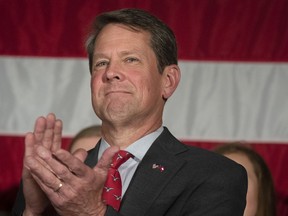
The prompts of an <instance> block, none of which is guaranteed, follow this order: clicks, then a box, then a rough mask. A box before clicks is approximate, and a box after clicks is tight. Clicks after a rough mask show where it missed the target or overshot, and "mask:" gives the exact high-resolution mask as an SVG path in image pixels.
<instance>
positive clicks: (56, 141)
mask: <svg viewBox="0 0 288 216" xmlns="http://www.w3.org/2000/svg"><path fill="white" fill-rule="evenodd" d="M62 127H63V124H62V121H61V120H60V119H56V121H55V127H54V137H53V145H52V148H51V149H52V152H55V151H57V150H58V149H60V148H61V141H62Z"/></svg>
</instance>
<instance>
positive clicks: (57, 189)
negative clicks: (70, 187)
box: [54, 182, 63, 192]
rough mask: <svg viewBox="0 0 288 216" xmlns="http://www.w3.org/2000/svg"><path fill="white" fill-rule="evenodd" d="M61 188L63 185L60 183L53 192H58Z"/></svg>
mask: <svg viewBox="0 0 288 216" xmlns="http://www.w3.org/2000/svg"><path fill="white" fill-rule="evenodd" d="M62 186H63V184H62V182H60V183H59V186H58V188H56V189H55V190H54V192H58V191H59V190H60V188H61V187H62Z"/></svg>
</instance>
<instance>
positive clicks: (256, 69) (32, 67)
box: [0, 57, 288, 141]
mask: <svg viewBox="0 0 288 216" xmlns="http://www.w3.org/2000/svg"><path fill="white" fill-rule="evenodd" d="M179 65H180V68H181V70H182V79H181V83H180V86H179V88H178V89H177V91H176V92H175V94H174V95H173V96H172V98H170V99H169V100H168V102H167V105H166V108H165V109H166V110H165V113H164V124H165V125H166V126H168V128H169V129H170V130H171V131H172V132H173V133H174V134H175V135H176V136H177V137H178V138H181V139H205V140H212V139H213V140H215V139H217V140H227V139H234V140H235V139H241V140H259V141H265V140H269V141H287V140H288V100H287V94H288V84H287V83H288V64H284V63H282V64H281V63H225V62H222V63H221V62H203V61H202V62H193V61H180V63H179ZM0 99H1V105H0V116H1V120H0V133H2V134H3V133H11V134H15V133H16V134H22V133H26V132H27V131H31V130H32V129H33V126H34V120H35V118H36V117H38V116H39V115H46V114H47V113H49V112H55V113H56V115H57V116H58V117H59V118H61V119H62V120H63V122H64V131H63V133H64V135H73V134H75V133H76V132H77V131H78V130H80V129H81V128H83V127H85V126H88V125H91V124H94V123H100V120H99V119H98V118H97V117H96V115H95V114H94V113H93V110H92V107H91V101H90V74H89V71H88V62H87V60H86V59H73V58H65V59H64V58H60V59H58V58H14V57H1V58H0Z"/></svg>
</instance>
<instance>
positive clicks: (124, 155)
mask: <svg viewBox="0 0 288 216" xmlns="http://www.w3.org/2000/svg"><path fill="white" fill-rule="evenodd" d="M132 156H133V155H132V154H131V153H129V152H127V151H124V150H120V151H118V152H117V153H116V154H115V155H114V156H113V160H112V164H111V167H112V168H114V169H118V167H120V166H121V164H123V163H125V162H126V161H127V160H128V159H129V158H130V157H132Z"/></svg>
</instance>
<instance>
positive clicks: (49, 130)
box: [42, 113, 56, 149]
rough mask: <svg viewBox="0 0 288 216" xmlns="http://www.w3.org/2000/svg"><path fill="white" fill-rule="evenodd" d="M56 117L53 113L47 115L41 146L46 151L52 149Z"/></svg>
mask: <svg viewBox="0 0 288 216" xmlns="http://www.w3.org/2000/svg"><path fill="white" fill-rule="evenodd" d="M55 121H56V116H55V115H54V114H53V113H49V114H48V115H47V117H46V127H45V128H44V131H43V139H42V144H43V146H44V147H46V148H47V149H50V148H51V147H52V143H53V140H54V128H55Z"/></svg>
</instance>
